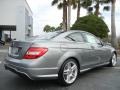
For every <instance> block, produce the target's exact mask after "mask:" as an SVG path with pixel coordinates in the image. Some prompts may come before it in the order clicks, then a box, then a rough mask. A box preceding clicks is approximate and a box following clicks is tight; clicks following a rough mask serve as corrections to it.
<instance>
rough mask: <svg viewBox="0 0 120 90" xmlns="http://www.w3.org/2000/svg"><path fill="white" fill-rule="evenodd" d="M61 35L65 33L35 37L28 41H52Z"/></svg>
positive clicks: (51, 33)
mask: <svg viewBox="0 0 120 90" xmlns="http://www.w3.org/2000/svg"><path fill="white" fill-rule="evenodd" d="M61 33H63V32H49V33H44V34H42V35H39V36H34V37H31V38H28V39H27V41H39V40H51V39H53V38H55V37H57V36H58V35H60V34H61Z"/></svg>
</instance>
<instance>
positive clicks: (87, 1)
mask: <svg viewBox="0 0 120 90" xmlns="http://www.w3.org/2000/svg"><path fill="white" fill-rule="evenodd" d="M91 4H92V0H77V19H78V18H79V17H80V10H81V7H83V8H84V9H88V7H89V6H91Z"/></svg>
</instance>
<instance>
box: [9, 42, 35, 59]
mask: <svg viewBox="0 0 120 90" xmlns="http://www.w3.org/2000/svg"><path fill="white" fill-rule="evenodd" d="M32 44H33V43H32V42H26V41H13V42H12V43H11V45H10V47H9V56H10V57H12V58H16V59H22V58H23V56H24V54H25V53H26V52H27V50H28V49H29V48H30V46H31V45H32Z"/></svg>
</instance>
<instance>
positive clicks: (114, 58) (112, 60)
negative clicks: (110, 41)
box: [109, 53, 117, 67]
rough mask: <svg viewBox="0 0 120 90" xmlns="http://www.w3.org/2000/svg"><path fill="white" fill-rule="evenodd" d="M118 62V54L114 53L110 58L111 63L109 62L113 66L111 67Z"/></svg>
mask: <svg viewBox="0 0 120 90" xmlns="http://www.w3.org/2000/svg"><path fill="white" fill-rule="evenodd" d="M116 64H117V56H116V54H115V53H114V54H113V55H112V58H111V60H110V64H109V66H111V67H115V66H116Z"/></svg>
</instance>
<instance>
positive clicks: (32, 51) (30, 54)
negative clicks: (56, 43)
mask: <svg viewBox="0 0 120 90" xmlns="http://www.w3.org/2000/svg"><path fill="white" fill-rule="evenodd" d="M47 51H48V48H41V47H30V48H29V49H28V51H27V52H26V54H25V55H24V59H37V58H39V57H41V56H43V55H44V54H45V53H46V52H47Z"/></svg>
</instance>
